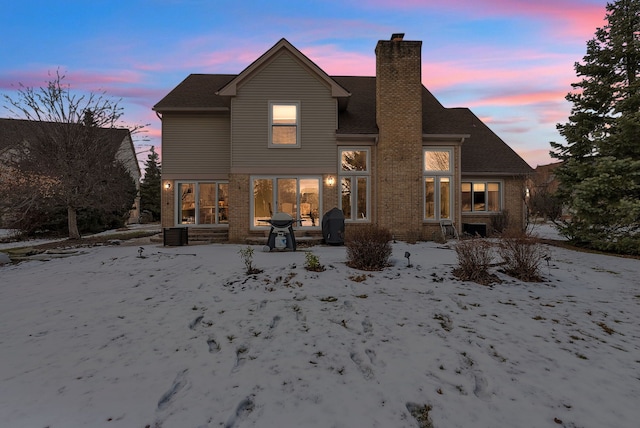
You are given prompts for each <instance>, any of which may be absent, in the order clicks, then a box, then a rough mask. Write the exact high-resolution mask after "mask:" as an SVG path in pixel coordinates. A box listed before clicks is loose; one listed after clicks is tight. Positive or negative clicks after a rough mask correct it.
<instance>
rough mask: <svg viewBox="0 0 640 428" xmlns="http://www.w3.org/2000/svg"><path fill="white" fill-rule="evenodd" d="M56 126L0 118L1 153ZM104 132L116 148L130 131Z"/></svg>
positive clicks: (106, 130)
mask: <svg viewBox="0 0 640 428" xmlns="http://www.w3.org/2000/svg"><path fill="white" fill-rule="evenodd" d="M55 126H61V124H60V123H56V122H35V121H31V120H24V119H5V118H0V153H1V152H2V149H3V148H8V147H11V146H15V145H19V144H22V143H23V142H24V141H29V139H31V138H34V137H36V136H37V135H38V133H39V132H46V131H47V129H49V128H53V127H55ZM102 132H103V133H104V134H103V135H105V137H108V138H109V139H110V141H111V142H113V143H114V147H116V148H117V147H118V145H119V144H120V143H121V142H122V141H123V140H124V139H125V138H126V137H127V136H128V135H129V130H128V129H126V128H102ZM103 141H104V140H103Z"/></svg>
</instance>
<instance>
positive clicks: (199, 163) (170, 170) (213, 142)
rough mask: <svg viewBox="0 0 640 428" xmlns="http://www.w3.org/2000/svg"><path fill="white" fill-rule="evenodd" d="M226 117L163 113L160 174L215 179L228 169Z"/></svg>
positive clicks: (227, 119)
mask: <svg viewBox="0 0 640 428" xmlns="http://www.w3.org/2000/svg"><path fill="white" fill-rule="evenodd" d="M229 123H230V119H229V114H228V113H225V114H178V113H165V114H164V115H163V118H162V174H163V175H167V174H171V175H180V174H189V175H191V176H193V175H199V176H201V177H203V178H205V177H206V176H208V175H209V176H211V177H214V176H216V175H218V176H219V175H220V174H228V173H229V166H230V164H231V163H230V154H231V144H230V140H231V138H230V134H229V133H230V125H229Z"/></svg>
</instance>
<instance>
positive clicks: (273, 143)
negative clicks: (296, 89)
mask: <svg viewBox="0 0 640 428" xmlns="http://www.w3.org/2000/svg"><path fill="white" fill-rule="evenodd" d="M269 147H273V148H291V147H300V103H299V102H294V101H292V102H276V101H271V102H269Z"/></svg>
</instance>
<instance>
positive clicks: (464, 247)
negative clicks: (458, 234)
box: [453, 237, 499, 285]
mask: <svg viewBox="0 0 640 428" xmlns="http://www.w3.org/2000/svg"><path fill="white" fill-rule="evenodd" d="M455 249H456V254H457V255H458V267H457V268H455V269H454V270H453V274H454V275H455V276H456V277H457V278H458V279H460V280H462V281H473V282H477V283H478V284H483V285H489V284H491V283H492V282H499V280H498V278H497V277H496V276H495V275H492V274H491V273H489V268H490V267H491V262H492V261H493V246H492V245H491V243H490V242H489V241H487V240H486V239H483V238H478V237H472V238H467V239H462V240H460V241H458V243H457V244H456V246H455Z"/></svg>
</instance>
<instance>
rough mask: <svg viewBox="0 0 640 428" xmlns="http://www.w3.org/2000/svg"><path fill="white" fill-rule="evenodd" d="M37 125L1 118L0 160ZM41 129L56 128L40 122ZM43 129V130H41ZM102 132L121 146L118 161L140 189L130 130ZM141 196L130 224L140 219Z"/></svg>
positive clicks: (23, 141) (138, 170)
mask: <svg viewBox="0 0 640 428" xmlns="http://www.w3.org/2000/svg"><path fill="white" fill-rule="evenodd" d="M35 125H36V123H35V122H33V121H30V120H21V119H3V118H0V159H1V158H2V157H3V156H5V157H7V156H11V153H12V147H16V146H18V145H21V144H26V143H28V141H29V138H33V136H34V135H36V130H35V128H34V127H35ZM37 125H38V126H39V127H42V126H45V127H48V126H55V125H57V124H55V123H53V122H38V123H37ZM40 129H41V128H40ZM102 132H106V133H108V135H109V138H110V139H111V141H113V142H114V143H115V144H119V149H118V152H117V153H116V160H118V161H120V162H121V163H122V164H123V165H124V166H125V167H126V168H127V171H129V174H130V175H131V178H132V179H133V180H134V182H135V183H136V187H137V188H138V189H139V187H140V167H139V165H138V159H137V158H136V153H135V149H134V146H133V140H132V139H131V133H130V132H129V130H128V129H124V128H103V131H102ZM139 207H140V196H139V195H138V196H137V197H136V200H135V206H134V208H133V209H132V210H131V211H130V212H129V220H128V221H127V222H128V223H135V222H137V221H138V218H139V217H140V208H139Z"/></svg>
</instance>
